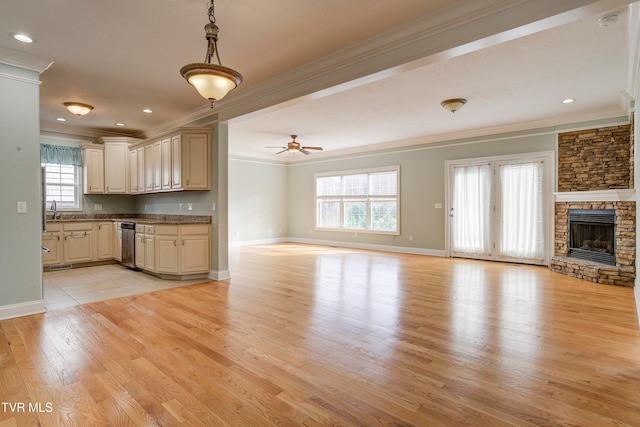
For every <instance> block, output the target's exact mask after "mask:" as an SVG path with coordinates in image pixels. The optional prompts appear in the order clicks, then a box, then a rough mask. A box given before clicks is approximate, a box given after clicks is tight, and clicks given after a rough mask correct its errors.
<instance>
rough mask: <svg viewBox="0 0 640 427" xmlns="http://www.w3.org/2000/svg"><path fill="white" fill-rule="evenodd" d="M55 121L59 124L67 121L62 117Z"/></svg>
mask: <svg viewBox="0 0 640 427" xmlns="http://www.w3.org/2000/svg"><path fill="white" fill-rule="evenodd" d="M56 120H57V121H59V122H66V121H67V119H65V118H64V117H58V118H57V119H56Z"/></svg>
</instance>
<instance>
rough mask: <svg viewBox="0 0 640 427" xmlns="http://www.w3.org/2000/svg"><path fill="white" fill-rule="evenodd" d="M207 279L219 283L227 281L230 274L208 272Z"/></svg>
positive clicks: (228, 272) (215, 271) (227, 272)
mask: <svg viewBox="0 0 640 427" xmlns="http://www.w3.org/2000/svg"><path fill="white" fill-rule="evenodd" d="M207 278H209V279H211V280H215V281H216V282H219V281H221V280H228V279H231V272H230V271H229V270H221V271H217V270H210V271H209V274H208V275H207Z"/></svg>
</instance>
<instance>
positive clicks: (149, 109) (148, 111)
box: [142, 108, 153, 114]
mask: <svg viewBox="0 0 640 427" xmlns="http://www.w3.org/2000/svg"><path fill="white" fill-rule="evenodd" d="M142 112H143V113H147V114H151V113H153V110H152V109H151V108H145V109H144V110H142Z"/></svg>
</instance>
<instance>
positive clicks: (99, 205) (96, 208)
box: [93, 203, 102, 211]
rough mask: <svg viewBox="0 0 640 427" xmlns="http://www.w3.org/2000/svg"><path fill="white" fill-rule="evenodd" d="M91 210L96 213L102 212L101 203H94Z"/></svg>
mask: <svg viewBox="0 0 640 427" xmlns="http://www.w3.org/2000/svg"><path fill="white" fill-rule="evenodd" d="M93 209H94V210H96V211H101V210H102V203H96V204H95V205H93Z"/></svg>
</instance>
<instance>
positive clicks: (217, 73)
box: [180, 0, 242, 108]
mask: <svg viewBox="0 0 640 427" xmlns="http://www.w3.org/2000/svg"><path fill="white" fill-rule="evenodd" d="M215 22H216V17H215V15H214V4H213V0H211V2H210V3H209V23H208V24H207V25H205V26H204V30H205V38H206V39H207V54H206V56H205V60H204V62H195V63H192V64H187V65H185V66H184V67H182V68H181V69H180V74H181V75H182V77H184V78H185V79H186V80H187V82H189V84H190V85H192V86H193V87H195V88H196V90H197V91H198V93H199V94H200V95H201V96H202V97H203V98H205V99H207V100H208V101H209V102H210V103H211V108H213V104H214V103H215V102H216V101H218V100H220V99H222V98H224V96H225V95H226V94H227V93H229V91H231V90H233V89H235V88H236V87H238V86H239V85H240V83H242V74H240V73H239V72H237V71H236V70H233V69H231V68H229V67H225V66H223V65H222V63H221V62H220V55H219V54H218V32H219V31H220V29H219V28H218V26H217V25H216V24H215ZM214 57H215V58H216V59H217V61H218V63H217V64H214V63H211V61H212V59H213V58H214Z"/></svg>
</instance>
